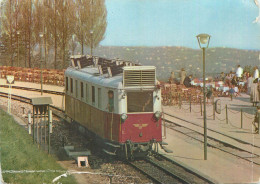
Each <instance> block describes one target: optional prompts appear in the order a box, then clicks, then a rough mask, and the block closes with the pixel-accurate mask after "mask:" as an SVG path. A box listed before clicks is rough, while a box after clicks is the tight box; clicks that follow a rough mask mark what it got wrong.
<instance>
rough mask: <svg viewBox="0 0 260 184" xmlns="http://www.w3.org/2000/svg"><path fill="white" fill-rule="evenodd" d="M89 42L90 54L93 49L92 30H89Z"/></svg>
mask: <svg viewBox="0 0 260 184" xmlns="http://www.w3.org/2000/svg"><path fill="white" fill-rule="evenodd" d="M90 36H91V43H90V55H91V56H92V51H93V30H91V31H90Z"/></svg>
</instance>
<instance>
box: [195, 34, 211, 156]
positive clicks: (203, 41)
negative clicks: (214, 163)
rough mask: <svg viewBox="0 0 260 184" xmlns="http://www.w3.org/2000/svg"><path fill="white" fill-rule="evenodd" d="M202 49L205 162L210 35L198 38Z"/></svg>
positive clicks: (205, 150) (201, 35)
mask: <svg viewBox="0 0 260 184" xmlns="http://www.w3.org/2000/svg"><path fill="white" fill-rule="evenodd" d="M196 37H197V39H198V43H199V46H200V48H201V49H202V50H203V106H204V113H203V121H204V160H207V119H206V90H205V88H206V81H205V50H206V48H208V46H209V41H210V35H208V34H199V35H197V36H196Z"/></svg>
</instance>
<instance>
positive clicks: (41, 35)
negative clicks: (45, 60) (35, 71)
mask: <svg viewBox="0 0 260 184" xmlns="http://www.w3.org/2000/svg"><path fill="white" fill-rule="evenodd" d="M39 36H40V58H41V59H40V62H41V95H43V88H42V83H43V81H42V38H43V33H42V32H40V34H39Z"/></svg>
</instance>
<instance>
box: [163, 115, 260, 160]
mask: <svg viewBox="0 0 260 184" xmlns="http://www.w3.org/2000/svg"><path fill="white" fill-rule="evenodd" d="M169 116H171V117H174V118H176V119H178V121H181V122H186V123H189V124H190V125H193V126H197V127H199V128H201V132H200V131H197V130H194V129H192V128H189V127H187V126H184V125H183V124H182V123H177V122H176V121H175V122H173V121H172V120H169V119H167V118H165V119H164V120H165V121H166V122H167V123H169V125H166V126H167V128H170V129H172V130H174V131H176V132H179V133H181V134H183V135H185V136H187V137H189V138H192V139H194V140H196V141H199V142H201V143H203V142H204V139H203V138H204V134H203V133H202V132H203V130H202V129H203V127H202V126H200V125H197V124H196V123H193V122H190V121H187V120H183V119H181V118H179V117H176V116H173V115H169ZM172 125H174V126H172ZM185 130H189V134H187V131H185ZM207 130H208V131H210V132H214V133H217V134H219V135H221V136H224V137H226V138H229V139H231V140H233V141H236V142H237V143H238V144H243V145H248V146H252V147H255V148H260V147H259V146H257V145H254V144H252V143H248V142H246V141H243V140H240V139H237V138H234V137H232V136H229V135H226V134H224V133H222V132H218V131H216V130H212V129H210V128H207ZM190 131H192V132H193V133H190ZM207 138H208V146H210V147H213V148H216V149H218V150H220V151H223V152H226V153H228V154H231V155H233V156H236V157H238V158H241V159H244V160H246V161H249V162H253V163H254V164H256V165H260V161H259V162H257V160H253V161H252V159H251V157H255V158H259V157H260V155H258V154H256V153H251V152H250V151H248V150H250V149H248V150H246V149H243V148H241V147H238V146H235V145H233V144H230V143H228V142H224V141H222V140H219V139H217V138H214V137H212V136H210V135H209V134H208V135H207ZM241 153H244V154H248V155H250V157H244V156H241V155H244V154H241Z"/></svg>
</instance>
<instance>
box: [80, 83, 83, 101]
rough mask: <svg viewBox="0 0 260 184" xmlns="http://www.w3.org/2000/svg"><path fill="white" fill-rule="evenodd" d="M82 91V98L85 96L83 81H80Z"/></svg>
mask: <svg viewBox="0 0 260 184" xmlns="http://www.w3.org/2000/svg"><path fill="white" fill-rule="evenodd" d="M80 93H81V98H83V97H84V89H83V82H80Z"/></svg>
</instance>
